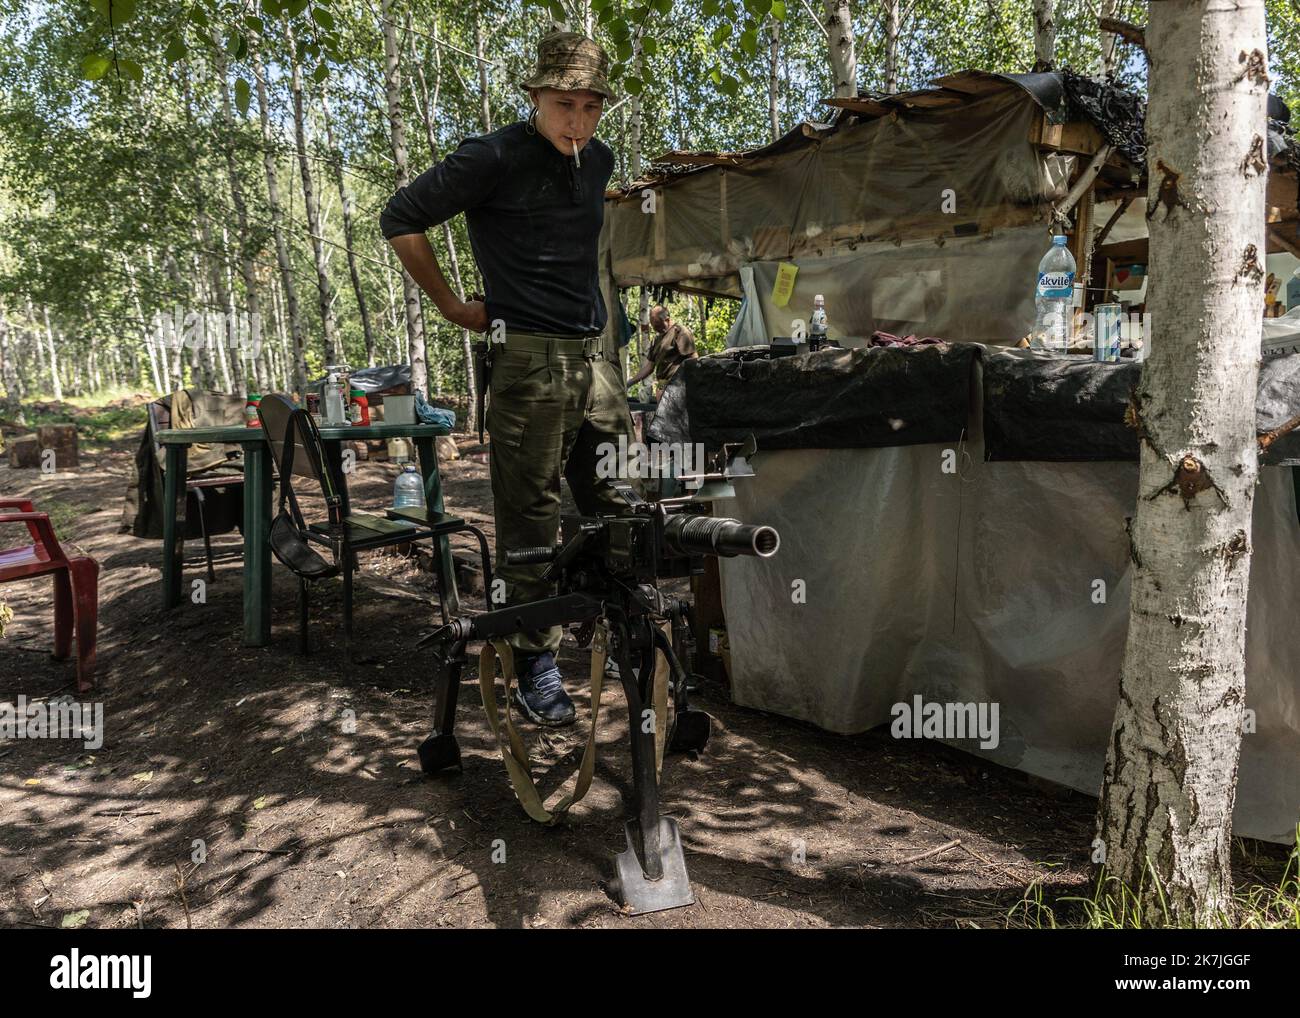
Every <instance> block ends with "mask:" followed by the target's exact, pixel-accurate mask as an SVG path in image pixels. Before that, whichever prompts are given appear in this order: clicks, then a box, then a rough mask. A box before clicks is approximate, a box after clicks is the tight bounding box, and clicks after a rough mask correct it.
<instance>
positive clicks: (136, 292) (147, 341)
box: [119, 252, 164, 394]
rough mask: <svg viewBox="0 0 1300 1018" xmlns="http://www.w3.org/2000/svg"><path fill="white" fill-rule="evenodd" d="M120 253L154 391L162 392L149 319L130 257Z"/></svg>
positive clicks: (160, 376)
mask: <svg viewBox="0 0 1300 1018" xmlns="http://www.w3.org/2000/svg"><path fill="white" fill-rule="evenodd" d="M119 253H120V254H121V255H122V267H123V268H124V269H126V281H127V285H128V287H129V288H130V290H131V300H132V301H133V302H134V304H135V314H136V317H137V318H139V319H140V331H141V333H142V334H143V335H144V348H145V352H146V353H148V354H149V368H150V370H151V371H152V372H153V384H154V391H155V392H158V393H160V394H161V393H162V392H163V391H164V390H163V384H162V375H161V374H160V373H159V371H158V360H157V358H156V357H155V356H154V348H153V337H152V335H151V333H152V330H151V329H150V328H149V320H148V319H147V318H146V317H145V314H144V305H143V304H141V303H140V287H139V286H137V285H136V281H135V269H133V268H132V267H131V259H129V258H128V257H127V256H126V254H125V252H119Z"/></svg>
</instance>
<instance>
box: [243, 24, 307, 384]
mask: <svg viewBox="0 0 1300 1018" xmlns="http://www.w3.org/2000/svg"><path fill="white" fill-rule="evenodd" d="M249 38H250V43H249V50H248V52H249V57H250V58H251V60H252V64H253V80H254V82H255V83H256V86H257V114H258V119H259V120H260V122H261V127H262V167H263V170H264V171H265V173H266V199H267V201H266V204H267V210H268V212H269V213H270V218H271V234H272V236H273V237H274V238H275V261H276V265H278V266H279V269H280V288H281V293H282V294H283V302H284V305H285V310H286V312H287V315H288V318H289V333H290V335H291V336H292V338H293V355H292V358H291V359H292V364H293V387H294V389H295V390H296V391H297V392H298V394H299V395H303V394H305V393H306V391H307V361H306V337H305V335H304V333H303V325H302V312H301V311H300V309H299V307H298V287H297V286H296V285H295V284H294V281H293V263H292V262H291V261H290V260H289V242H288V240H287V238H286V236H285V231H284V212H283V211H282V209H281V207H280V181H279V175H278V173H277V171H276V167H275V137H274V135H273V134H272V133H271V104H270V101H269V100H268V98H267V94H266V73H265V71H264V70H263V68H262V53H261V49H260V47H259V42H260V40H259V39H258V38H257V36H256V35H251V36H250V37H249Z"/></svg>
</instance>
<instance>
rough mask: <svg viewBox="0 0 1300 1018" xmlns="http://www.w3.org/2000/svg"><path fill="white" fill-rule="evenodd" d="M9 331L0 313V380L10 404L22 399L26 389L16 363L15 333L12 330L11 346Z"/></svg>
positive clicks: (7, 323) (4, 318)
mask: <svg viewBox="0 0 1300 1018" xmlns="http://www.w3.org/2000/svg"><path fill="white" fill-rule="evenodd" d="M10 332H11V330H10V328H9V320H8V319H7V318H6V317H5V316H4V315H3V314H0V382H3V383H4V387H5V395H6V397H7V399H8V401H9V403H11V404H12V403H14V402H16V401H18V400H21V399H23V398H24V396H25V395H26V390H25V389H24V387H23V378H22V370H21V368H20V367H19V365H18V353H17V351H18V343H17V333H16V331H15V332H14V336H15V341H14V343H13V344H12V346H11V345H10V343H9V336H10Z"/></svg>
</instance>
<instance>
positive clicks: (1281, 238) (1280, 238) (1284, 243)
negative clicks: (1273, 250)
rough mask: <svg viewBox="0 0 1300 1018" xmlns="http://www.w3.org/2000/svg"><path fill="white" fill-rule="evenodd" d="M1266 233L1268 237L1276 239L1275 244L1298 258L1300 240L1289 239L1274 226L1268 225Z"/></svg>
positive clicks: (1299, 255) (1299, 254) (1299, 256)
mask: <svg viewBox="0 0 1300 1018" xmlns="http://www.w3.org/2000/svg"><path fill="white" fill-rule="evenodd" d="M1268 235H1269V238H1270V239H1271V240H1273V241H1276V243H1277V245H1278V246H1279V247H1280V248H1282V249H1283V250H1284V251H1286V252H1288V253H1290V254H1293V255H1295V256H1296V257H1297V258H1300V242H1297V241H1294V240H1291V239H1290V238H1289V237H1287V236H1285V235H1284V234H1283V233H1282V231H1281V230H1279V229H1278V228H1277V227H1275V226H1270V227H1269V228H1268Z"/></svg>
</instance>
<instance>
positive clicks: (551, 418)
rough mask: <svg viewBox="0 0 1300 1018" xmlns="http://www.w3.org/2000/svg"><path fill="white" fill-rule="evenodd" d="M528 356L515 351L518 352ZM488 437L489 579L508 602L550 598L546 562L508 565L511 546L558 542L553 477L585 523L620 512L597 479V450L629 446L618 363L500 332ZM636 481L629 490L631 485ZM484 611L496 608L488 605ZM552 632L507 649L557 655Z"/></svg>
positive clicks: (523, 638)
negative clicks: (492, 558) (492, 524)
mask: <svg viewBox="0 0 1300 1018" xmlns="http://www.w3.org/2000/svg"><path fill="white" fill-rule="evenodd" d="M525 346H526V347H528V349H522V347H525ZM488 391H489V393H490V404H489V406H488V411H487V422H486V423H487V430H488V431H489V432H491V435H492V442H491V447H490V450H491V451H490V462H491V473H492V503H493V513H494V514H495V516H496V543H497V547H496V565H495V570H496V576H497V577H498V578H500V579H501V580H503V581H504V582H505V602H504V603H505V604H522V603H524V602H527V601H536V600H538V599H539V598H543V597H548V596H550V595H552V594H554V593H555V590H554V586H553V584H549V583H547V582H545V581H544V580H542V578H541V575H542V573H543V571H544V570H545V569H546V564H545V563H542V564H538V565H522V566H521V565H507V564H506V562H505V553H506V551H507V550H509V549H513V548H536V547H553V546H554V545H555V543H556V541H557V540H558V537H559V525H560V472H561V470H563V472H564V477H565V480H567V481H568V482H569V490H570V491H572V492H573V498H574V501H575V502H576V503H577V505H578V511H579V512H580V513H582V514H583V515H593V514H596V513H613V512H618V511H620V510H621V509H623V508H626V503H624V502H623V500H622V499H620V498H618V497H617V496H616V495H615V494H614V491H613V489H612V488H611V487H610V485H609V482H607V481H605V480H603V479H600V478H597V476H596V461H597V459H598V455H599V454H598V447H599V446H600V445H601V444H602V443H605V442H613V443H615V444H617V443H618V439H619V436H620V435H627V436H628V441H629V442H630V441H631V440H632V418H631V415H630V414H629V412H628V407H627V394H626V390H625V389H624V383H623V377H622V373H621V372H620V370H619V368H618V365H617V364H614V363H611V362H609V361H606V360H604V359H602V358H601V357H600V356H599V355H597V356H596V357H595V359H592V358H591V357H590V356H589V355H584V353H583V352H582V343H581V342H580V341H573V340H561V341H550V342H548V341H547V340H546V337H541V336H538V335H536V334H528V333H507V334H506V341H505V347H504V349H501V348H498V349H497V350H496V351H495V352H494V353H493V363H492V383H491V386H490V388H489V390H488ZM634 483H635V482H634ZM488 597H489V606H490V607H491V608H500V607H503V604H499V603H495V602H494V601H493V600H492V592H491V591H489V592H488ZM561 635H562V634H561V631H560V627H559V626H553V627H551V628H550V629H544V630H534V631H530V632H524V633H517V634H515V635H514V636H512V637H511V638H510V641H509V642H510V645H511V646H512V647H514V648H515V649H517V650H522V651H525V652H527V653H534V654H535V653H539V652H541V651H546V650H549V651H552V652H554V651H556V650H558V649H559V646H560V637H561Z"/></svg>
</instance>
